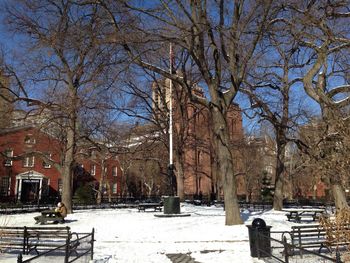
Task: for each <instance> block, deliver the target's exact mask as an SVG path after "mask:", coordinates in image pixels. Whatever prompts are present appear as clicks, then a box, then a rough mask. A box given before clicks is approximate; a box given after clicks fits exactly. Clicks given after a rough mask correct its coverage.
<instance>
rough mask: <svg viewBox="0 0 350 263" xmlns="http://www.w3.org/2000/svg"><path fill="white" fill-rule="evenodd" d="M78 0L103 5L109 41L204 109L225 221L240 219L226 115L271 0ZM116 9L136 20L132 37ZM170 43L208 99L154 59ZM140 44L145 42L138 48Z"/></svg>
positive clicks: (185, 76)
mask: <svg viewBox="0 0 350 263" xmlns="http://www.w3.org/2000/svg"><path fill="white" fill-rule="evenodd" d="M79 2H80V3H85V4H87V3H90V4H91V3H94V4H96V3H98V4H100V5H101V7H102V8H104V10H105V11H106V14H107V15H109V19H110V21H111V22H112V23H113V25H114V35H113V37H114V38H113V37H111V36H110V37H109V39H110V41H112V40H113V39H114V40H115V41H118V42H119V43H120V41H121V42H122V44H123V46H124V48H125V51H126V52H127V53H128V55H129V57H130V58H131V59H132V61H133V62H134V63H135V64H137V65H139V66H142V67H144V68H147V69H149V70H151V71H154V72H156V73H157V74H160V75H162V76H163V77H166V78H168V79H172V81H174V82H175V83H177V84H178V85H180V86H182V87H184V88H185V89H188V90H189V91H188V94H189V96H191V98H192V99H193V100H195V101H197V102H199V103H202V104H203V105H205V106H206V107H208V108H209V110H210V113H211V115H212V119H213V133H214V136H213V138H214V140H215V141H216V143H215V147H216V153H217V158H218V159H217V160H218V162H217V163H218V173H217V174H218V175H220V180H221V181H222V186H223V188H224V198H225V204H226V205H225V208H226V209H225V212H226V224H227V225H233V224H240V223H242V220H241V218H240V213H239V206H238V202H237V195H236V182H235V180H234V171H233V160H234V158H233V156H232V152H231V149H230V147H229V145H230V143H229V132H228V129H227V124H226V114H227V111H228V109H229V107H230V105H231V103H232V101H233V99H234V98H235V96H236V94H237V92H238V90H239V89H240V88H241V85H242V82H243V81H244V79H245V78H246V74H247V71H248V70H249V67H250V65H251V63H252V62H253V61H254V56H255V52H256V51H257V45H258V43H259V41H260V40H261V37H262V35H263V33H264V29H265V26H266V23H267V21H268V20H269V19H270V14H271V12H272V10H273V8H272V4H271V1H253V2H242V1H234V2H233V3H228V1H224V0H222V1H204V2H203V1H189V2H186V1H175V2H169V3H168V2H164V1H156V2H154V3H152V5H150V6H147V5H143V4H142V3H140V4H139V5H133V3H129V2H127V1H123V2H122V4H121V5H119V6H117V4H116V3H114V2H110V1H104V2H101V1H79ZM121 8H125V9H124V10H125V11H126V12H128V15H129V17H134V21H136V23H134V26H135V27H134V29H135V32H134V34H133V36H132V37H129V38H124V39H121V38H120V36H121V35H124V36H125V34H124V33H123V30H122V29H121V27H120V26H119V21H120V20H117V19H116V18H118V19H119V18H120V16H119V14H120V11H121ZM138 21H140V23H138ZM169 42H172V43H174V44H175V45H177V46H179V47H181V48H182V49H183V50H184V52H185V53H186V54H187V58H188V61H193V63H194V64H195V65H196V67H197V69H198V72H199V73H200V78H201V79H202V80H203V83H205V85H206V86H207V88H208V94H209V95H210V100H209V101H207V100H204V99H201V98H198V97H196V96H193V95H192V93H191V91H190V90H191V88H192V87H191V86H189V85H188V83H187V80H188V79H189V75H188V72H187V70H186V69H187V68H186V64H185V63H184V64H183V67H182V72H181V75H177V74H171V73H170V72H169V71H168V70H166V69H164V67H163V69H162V65H161V64H159V63H158V64H157V62H156V61H155V60H154V55H155V54H156V52H157V50H159V48H160V47H161V46H163V45H164V43H169ZM142 43H147V45H143V46H141V45H140V44H142ZM142 47H143V48H142Z"/></svg>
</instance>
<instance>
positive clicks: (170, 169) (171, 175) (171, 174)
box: [168, 43, 176, 196]
mask: <svg viewBox="0 0 350 263" xmlns="http://www.w3.org/2000/svg"><path fill="white" fill-rule="evenodd" d="M169 56H170V66H169V70H170V74H173V59H174V54H173V46H172V44H171V43H170V47H169ZM168 176H169V179H170V193H171V195H172V196H174V195H175V194H176V193H175V186H174V184H175V182H176V180H174V164H173V81H172V80H171V79H169V165H168Z"/></svg>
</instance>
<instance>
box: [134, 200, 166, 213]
mask: <svg viewBox="0 0 350 263" xmlns="http://www.w3.org/2000/svg"><path fill="white" fill-rule="evenodd" d="M162 208H163V204H162V202H159V203H140V204H138V210H139V212H140V211H143V212H145V211H146V209H153V210H154V211H160V212H161V211H162Z"/></svg>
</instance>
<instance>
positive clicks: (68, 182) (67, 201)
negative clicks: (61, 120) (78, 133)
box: [61, 128, 75, 213]
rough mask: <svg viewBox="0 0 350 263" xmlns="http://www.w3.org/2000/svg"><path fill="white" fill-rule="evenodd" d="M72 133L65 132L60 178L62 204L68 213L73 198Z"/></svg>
mask: <svg viewBox="0 0 350 263" xmlns="http://www.w3.org/2000/svg"><path fill="white" fill-rule="evenodd" d="M74 138H75V136H74V131H73V130H72V129H70V128H68V130H67V145H66V152H65V158H64V164H63V169H62V170H63V174H62V175H61V176H62V202H63V203H64V205H65V206H66V208H67V212H68V213H72V212H73V209H72V197H73V164H74Z"/></svg>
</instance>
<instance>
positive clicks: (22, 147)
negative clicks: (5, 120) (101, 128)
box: [0, 126, 122, 203]
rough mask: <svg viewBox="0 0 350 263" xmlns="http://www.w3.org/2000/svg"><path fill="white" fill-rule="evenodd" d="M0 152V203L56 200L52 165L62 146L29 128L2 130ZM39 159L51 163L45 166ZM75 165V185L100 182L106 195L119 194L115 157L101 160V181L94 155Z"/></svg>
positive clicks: (57, 160)
mask: <svg viewBox="0 0 350 263" xmlns="http://www.w3.org/2000/svg"><path fill="white" fill-rule="evenodd" d="M0 152H1V153H2V155H0V160H1V165H0V200H1V201H16V202H22V203H26V202H34V201H40V200H46V199H52V198H59V195H60V191H61V175H60V173H59V171H58V170H57V169H56V168H55V164H54V163H58V164H59V163H60V158H61V154H60V153H61V152H62V145H61V144H60V142H59V140H57V139H56V138H55V137H53V136H51V135H49V134H47V133H45V132H43V131H40V130H39V129H37V128H35V127H33V126H21V127H13V128H8V129H2V130H1V132H0ZM92 154H93V153H92ZM42 155H45V156H47V157H48V158H49V159H51V160H52V161H53V162H52V163H51V164H50V163H47V162H45V161H44V158H42V157H41V156H42ZM6 157H8V158H6ZM10 157H11V158H10ZM77 161H78V162H79V160H77ZM79 163H80V165H79V166H77V168H76V169H75V176H74V178H75V181H77V180H79V181H84V180H86V181H95V182H96V185H97V184H98V183H101V182H102V183H103V184H105V185H106V187H103V189H105V190H104V191H107V190H109V191H110V195H112V196H117V195H118V194H120V185H119V182H120V181H121V179H120V178H121V174H122V173H121V169H120V165H119V161H118V160H117V159H116V158H115V157H114V158H106V159H105V160H104V171H105V178H104V179H105V180H103V181H101V174H102V170H101V158H99V156H98V155H96V156H94V157H93V158H90V157H89V158H84V159H81V161H80V162H79ZM75 183H76V185H78V184H79V182H75Z"/></svg>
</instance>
